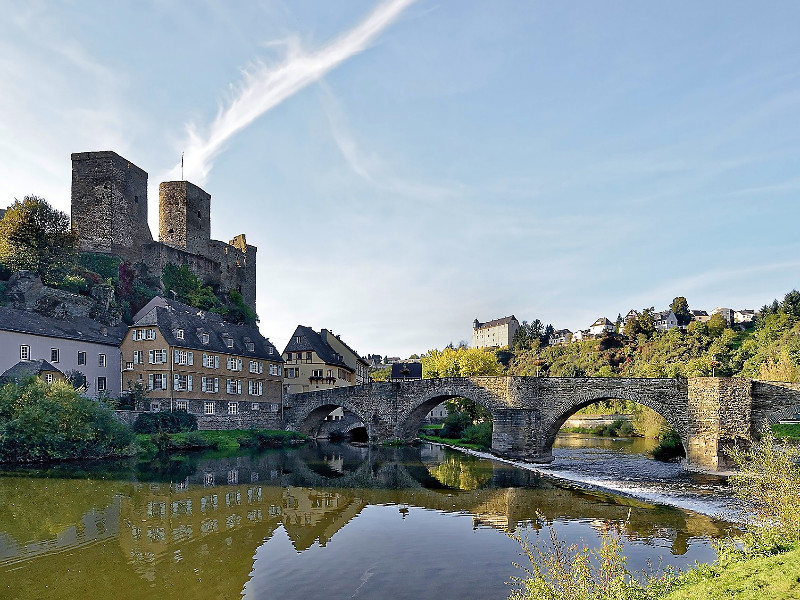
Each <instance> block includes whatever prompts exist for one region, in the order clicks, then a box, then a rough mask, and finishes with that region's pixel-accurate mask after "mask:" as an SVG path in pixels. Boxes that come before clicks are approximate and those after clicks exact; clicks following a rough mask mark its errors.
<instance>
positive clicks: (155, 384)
mask: <svg viewBox="0 0 800 600" xmlns="http://www.w3.org/2000/svg"><path fill="white" fill-rule="evenodd" d="M147 389H148V390H166V389H167V376H166V374H164V373H150V374H149V375H148V376H147Z"/></svg>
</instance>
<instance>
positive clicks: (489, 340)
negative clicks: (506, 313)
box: [472, 315, 519, 348]
mask: <svg viewBox="0 0 800 600" xmlns="http://www.w3.org/2000/svg"><path fill="white" fill-rule="evenodd" d="M518 329H519V321H517V318H516V317H515V316H514V315H511V316H510V317H503V318H502V319H494V320H493V321H487V322H486V323H481V322H480V321H478V319H475V320H474V321H473V322H472V347H473V348H502V347H503V346H508V347H509V348H510V347H511V344H512V343H513V341H514V334H515V333H517V330H518Z"/></svg>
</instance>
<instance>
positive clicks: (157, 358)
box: [149, 348, 167, 365]
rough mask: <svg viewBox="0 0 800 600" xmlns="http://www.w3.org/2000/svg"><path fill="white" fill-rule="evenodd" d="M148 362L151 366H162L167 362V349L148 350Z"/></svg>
mask: <svg viewBox="0 0 800 600" xmlns="http://www.w3.org/2000/svg"><path fill="white" fill-rule="evenodd" d="M149 360H150V364H151V365H162V364H164V363H165V362H167V349H166V348H164V349H162V350H150V352H149Z"/></svg>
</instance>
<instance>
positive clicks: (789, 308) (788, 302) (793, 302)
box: [781, 290, 800, 317]
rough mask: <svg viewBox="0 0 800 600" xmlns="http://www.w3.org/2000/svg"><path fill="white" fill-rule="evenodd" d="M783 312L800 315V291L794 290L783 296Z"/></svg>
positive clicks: (795, 315) (794, 315)
mask: <svg viewBox="0 0 800 600" xmlns="http://www.w3.org/2000/svg"><path fill="white" fill-rule="evenodd" d="M781 308H782V309H783V312H785V313H786V314H787V315H792V316H793V317H800V292H798V291H797V290H792V291H791V292H789V293H788V294H786V296H785V297H784V298H783V304H782V305H781Z"/></svg>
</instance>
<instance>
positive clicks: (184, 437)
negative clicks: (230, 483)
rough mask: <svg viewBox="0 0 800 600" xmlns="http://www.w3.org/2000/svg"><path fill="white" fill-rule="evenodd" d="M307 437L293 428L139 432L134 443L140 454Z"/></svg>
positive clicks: (285, 442)
mask: <svg viewBox="0 0 800 600" xmlns="http://www.w3.org/2000/svg"><path fill="white" fill-rule="evenodd" d="M307 441H308V437H307V436H305V435H303V434H302V433H297V432H295V431H281V430H270V429H231V430H226V431H189V432H184V433H153V434H146V433H144V434H139V435H137V436H136V443H137V446H138V447H139V452H140V453H141V454H148V455H149V454H157V453H158V452H187V451H194V450H237V449H239V448H252V449H258V448H281V447H284V446H296V445H299V444H304V443H305V442H307Z"/></svg>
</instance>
